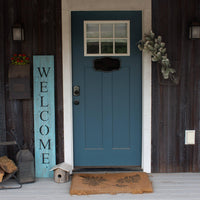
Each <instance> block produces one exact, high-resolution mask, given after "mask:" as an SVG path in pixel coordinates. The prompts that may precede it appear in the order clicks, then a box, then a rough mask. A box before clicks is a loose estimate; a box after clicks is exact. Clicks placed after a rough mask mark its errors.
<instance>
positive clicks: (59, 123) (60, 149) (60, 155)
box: [55, 1, 64, 163]
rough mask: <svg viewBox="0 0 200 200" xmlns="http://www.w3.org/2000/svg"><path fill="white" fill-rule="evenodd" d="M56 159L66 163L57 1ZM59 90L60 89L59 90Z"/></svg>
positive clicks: (57, 4) (59, 16)
mask: <svg viewBox="0 0 200 200" xmlns="http://www.w3.org/2000/svg"><path fill="white" fill-rule="evenodd" d="M55 7H56V12H55V13H56V16H55V17H56V23H55V24H56V27H55V30H56V39H55V40H56V76H55V77H56V82H55V84H56V87H55V92H56V119H57V120H56V130H57V131H56V133H57V134H56V141H57V142H56V144H57V145H56V147H57V148H56V158H57V163H61V162H63V161H64V134H63V133H64V130H63V84H62V39H61V38H62V35H61V1H56V5H55ZM58 88H59V89H58Z"/></svg>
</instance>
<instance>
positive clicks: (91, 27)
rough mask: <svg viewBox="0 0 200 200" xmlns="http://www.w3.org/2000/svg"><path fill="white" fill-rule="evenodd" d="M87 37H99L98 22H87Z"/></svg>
mask: <svg viewBox="0 0 200 200" xmlns="http://www.w3.org/2000/svg"><path fill="white" fill-rule="evenodd" d="M87 38H99V24H87Z"/></svg>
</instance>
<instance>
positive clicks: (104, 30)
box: [101, 24, 113, 38]
mask: <svg viewBox="0 0 200 200" xmlns="http://www.w3.org/2000/svg"><path fill="white" fill-rule="evenodd" d="M101 37H102V38H113V24H101Z"/></svg>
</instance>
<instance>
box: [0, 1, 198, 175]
mask: <svg viewBox="0 0 200 200" xmlns="http://www.w3.org/2000/svg"><path fill="white" fill-rule="evenodd" d="M193 20H198V21H200V1H199V0H190V1H188V0H165V1H163V0H152V21H153V31H154V32H155V33H156V34H160V35H162V36H163V40H164V41H166V43H167V51H168V56H169V58H170V60H171V62H172V65H173V67H175V68H176V69H177V71H178V75H179V76H180V82H179V84H178V85H177V86H167V85H160V83H159V80H158V75H157V65H156V64H153V68H152V171H153V172H186V171H187V172H197V171H198V172H199V171H200V112H199V109H200V40H193V41H191V40H188V26H189V24H190V23H191V22H192V21H193ZM17 22H19V23H23V25H24V28H25V41H23V42H14V41H12V38H11V26H12V25H13V24H14V23H17ZM0 29H1V31H0V59H1V65H0V73H1V74H0V90H1V92H0V98H1V99H0V103H1V106H2V105H4V104H5V106H3V107H4V108H5V112H4V110H0V112H1V114H0V119H1V118H2V119H3V120H2V121H1V122H0V125H1V127H0V134H1V137H0V138H2V137H4V136H3V133H5V131H6V130H7V131H9V130H10V129H12V128H14V129H15V131H16V133H17V139H18V141H19V143H20V144H23V143H27V144H28V147H29V149H31V151H32V152H34V135H33V133H34V125H33V99H32V98H31V99H29V100H10V99H9V91H8V66H9V58H10V56H11V55H12V54H14V53H26V54H28V55H30V56H32V55H36V54H45V55H48V54H52V55H55V80H56V82H55V83H56V86H55V87H56V88H55V91H56V94H55V97H56V108H55V109H56V140H57V147H56V150H57V162H62V161H63V159H64V151H63V150H64V147H63V140H64V139H63V101H62V99H63V92H62V89H63V87H62V41H61V1H60V0H6V1H0ZM31 82H32V80H31ZM4 119H5V120H4ZM186 129H194V130H196V144H195V145H193V146H186V145H184V140H185V130H186ZM0 151H1V152H3V150H2V149H0ZM16 151H17V149H16V148H14V147H10V148H8V155H9V156H10V157H14V156H15V155H14V152H16Z"/></svg>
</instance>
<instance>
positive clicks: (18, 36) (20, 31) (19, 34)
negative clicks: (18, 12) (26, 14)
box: [12, 24, 24, 41]
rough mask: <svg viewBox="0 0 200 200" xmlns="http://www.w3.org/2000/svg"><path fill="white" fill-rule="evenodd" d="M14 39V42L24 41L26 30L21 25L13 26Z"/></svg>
mask: <svg viewBox="0 0 200 200" xmlns="http://www.w3.org/2000/svg"><path fill="white" fill-rule="evenodd" d="M12 38H13V40H14V41H22V40H24V28H23V27H22V25H21V24H17V25H14V26H12Z"/></svg>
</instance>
